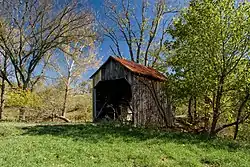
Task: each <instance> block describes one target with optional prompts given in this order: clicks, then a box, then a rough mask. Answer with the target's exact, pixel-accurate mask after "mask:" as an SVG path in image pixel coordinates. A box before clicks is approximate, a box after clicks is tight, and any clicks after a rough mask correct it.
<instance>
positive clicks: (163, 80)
mask: <svg viewBox="0 0 250 167" xmlns="http://www.w3.org/2000/svg"><path fill="white" fill-rule="evenodd" d="M111 59H112V60H114V61H116V62H118V63H119V64H120V65H122V66H123V67H125V68H126V69H127V70H129V71H131V72H132V73H134V74H136V75H138V76H142V77H148V78H150V79H153V80H157V81H161V82H165V81H167V77H166V76H165V75H163V74H162V76H164V79H163V78H162V79H161V78H156V77H153V76H148V75H143V74H139V73H136V72H134V71H132V70H131V69H129V68H128V67H126V66H125V65H123V64H122V63H121V62H119V61H118V60H116V58H114V57H113V56H110V57H109V58H108V59H107V60H106V61H105V62H104V63H103V64H102V65H101V66H100V67H99V69H98V70H96V72H94V73H93V74H92V75H91V76H90V77H89V78H90V79H93V77H94V76H95V75H96V74H97V73H98V72H99V71H100V70H101V68H102V67H103V66H105V65H106V64H107V63H108V62H109V61H110V60H111ZM138 65H140V64H138ZM154 70H155V69H154ZM158 72H159V71H158ZM159 73H160V72H159Z"/></svg>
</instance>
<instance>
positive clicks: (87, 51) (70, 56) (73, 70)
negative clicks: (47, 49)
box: [52, 38, 99, 117]
mask: <svg viewBox="0 0 250 167" xmlns="http://www.w3.org/2000/svg"><path fill="white" fill-rule="evenodd" d="M95 40H96V39H95V38H89V39H88V40H86V39H85V41H86V44H84V45H81V44H80V43H75V44H74V45H68V46H65V47H63V48H60V50H61V51H62V52H61V53H60V54H59V55H58V58H57V59H56V60H52V61H53V63H52V66H53V68H54V70H55V71H56V72H57V73H58V74H59V80H60V81H61V82H62V84H63V87H64V88H63V90H64V100H63V104H62V111H61V117H65V114H66V112H67V102H68V96H69V94H70V90H71V88H72V87H76V85H78V84H80V83H81V80H82V75H83V73H84V72H86V71H88V70H89V69H92V68H95V67H96V66H98V65H99V60H98V59H97V57H96V55H95V51H94V49H95Z"/></svg>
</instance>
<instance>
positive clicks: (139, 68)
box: [90, 56, 167, 81]
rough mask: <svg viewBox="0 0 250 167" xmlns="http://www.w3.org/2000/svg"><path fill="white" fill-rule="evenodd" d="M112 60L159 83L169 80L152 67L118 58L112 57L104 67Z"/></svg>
mask: <svg viewBox="0 0 250 167" xmlns="http://www.w3.org/2000/svg"><path fill="white" fill-rule="evenodd" d="M111 59H113V60H115V61H117V62H119V63H120V64H121V65H122V66H124V67H125V68H127V69H128V70H130V71H131V72H133V73H135V74H138V75H142V76H145V77H149V78H152V79H156V80H159V81H166V79H167V78H166V76H165V75H163V74H161V73H160V72H159V71H157V70H155V69H153V68H151V67H146V66H143V65H141V64H138V63H135V62H133V61H129V60H126V59H122V58H118V57H112V56H110V57H109V59H108V60H107V61H106V62H105V63H104V64H103V65H102V66H104V65H105V64H106V63H107V62H108V61H109V60H111ZM102 66H101V67H102ZM101 67H100V68H99V69H98V70H97V71H96V72H95V73H94V74H93V75H92V76H91V77H90V78H92V77H93V76H94V75H95V74H96V73H97V72H98V71H99V70H100V69H101Z"/></svg>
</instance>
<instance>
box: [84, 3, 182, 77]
mask: <svg viewBox="0 0 250 167" xmlns="http://www.w3.org/2000/svg"><path fill="white" fill-rule="evenodd" d="M168 1H169V2H170V3H171V4H176V3H180V4H182V5H183V4H184V2H186V1H187V0H186V1H185V0H168ZM117 2H119V0H117ZM133 2H134V3H140V2H141V0H134V1H133ZM152 2H154V0H152ZM89 3H90V6H91V7H92V8H93V10H94V11H95V13H96V15H97V17H98V19H101V17H103V12H104V11H103V8H104V0H89ZM101 20H102V19H101ZM111 44H112V43H111V41H110V40H109V39H107V38H104V40H103V41H102V43H101V44H100V46H99V48H98V56H99V57H103V61H105V60H106V59H107V58H108V57H109V56H111V55H112V53H111V50H110V45H111ZM120 47H121V51H122V52H123V54H124V55H128V54H129V51H128V48H127V47H126V45H125V44H122V43H121V45H120ZM95 70H96V69H95ZM95 70H90V71H89V72H87V73H85V74H84V79H88V78H89V76H90V75H91V74H93V73H94V71H95Z"/></svg>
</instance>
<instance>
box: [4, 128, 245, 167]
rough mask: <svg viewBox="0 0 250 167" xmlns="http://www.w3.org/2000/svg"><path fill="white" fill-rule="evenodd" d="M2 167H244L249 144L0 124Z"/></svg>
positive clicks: (149, 133)
mask: <svg viewBox="0 0 250 167" xmlns="http://www.w3.org/2000/svg"><path fill="white" fill-rule="evenodd" d="M0 166H1V167H7V166H9V167H15V166H16V167H22V166H24V167H36V166H37V167H71V166H76V167H91V166H100V167H112V166H114V167H123V166H128V167H149V166H150V167H160V166H171V167H178V166H181V167H189V166H190V167H195V166H203V167H204V166H206V167H209V166H211V167H212V166H213V167H216V166H225V167H230V166H232V167H243V166H244V167H249V166H250V147H249V145H248V144H243V143H236V142H233V141H226V140H223V139H207V138H206V137H202V136H198V135H188V134H184V133H173V132H171V133H170V132H168V133H167V132H165V133H163V132H161V133H160V132H155V131H152V130H151V131H150V130H143V129H136V128H129V127H114V126H112V125H104V124H100V125H93V124H75V125H72V124H70V125H66V124H63V125H36V124H20V123H0Z"/></svg>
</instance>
